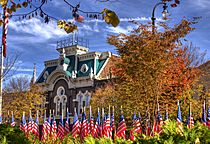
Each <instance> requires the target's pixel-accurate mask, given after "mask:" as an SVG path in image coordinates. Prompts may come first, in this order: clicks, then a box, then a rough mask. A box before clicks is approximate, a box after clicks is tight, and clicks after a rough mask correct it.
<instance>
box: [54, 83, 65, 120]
mask: <svg viewBox="0 0 210 144" xmlns="http://www.w3.org/2000/svg"><path fill="white" fill-rule="evenodd" d="M54 103H55V115H56V116H58V115H61V114H62V113H63V115H64V116H65V115H66V103H67V96H66V95H65V89H64V87H62V86H60V87H59V88H58V89H57V95H56V96H55V97H54Z"/></svg>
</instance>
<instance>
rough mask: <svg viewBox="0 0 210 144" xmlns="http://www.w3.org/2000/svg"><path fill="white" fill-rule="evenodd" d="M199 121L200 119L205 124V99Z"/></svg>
mask: <svg viewBox="0 0 210 144" xmlns="http://www.w3.org/2000/svg"><path fill="white" fill-rule="evenodd" d="M201 121H202V123H203V125H204V126H206V103H205V101H204V103H203V111H202V119H201Z"/></svg>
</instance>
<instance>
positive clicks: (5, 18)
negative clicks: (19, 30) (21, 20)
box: [2, 7, 9, 57]
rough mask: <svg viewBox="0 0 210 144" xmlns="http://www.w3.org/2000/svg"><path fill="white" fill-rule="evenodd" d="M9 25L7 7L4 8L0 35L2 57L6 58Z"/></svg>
mask: <svg viewBox="0 0 210 144" xmlns="http://www.w3.org/2000/svg"><path fill="white" fill-rule="evenodd" d="M8 23H9V13H8V11H7V7H5V8H4V21H3V33H2V46H3V56H4V57H6V49H7V31H8Z"/></svg>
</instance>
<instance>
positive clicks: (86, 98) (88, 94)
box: [84, 91, 91, 107]
mask: <svg viewBox="0 0 210 144" xmlns="http://www.w3.org/2000/svg"><path fill="white" fill-rule="evenodd" d="M84 95H85V106H86V107H89V106H90V99H91V93H90V92H88V91H86V92H85V94H84Z"/></svg>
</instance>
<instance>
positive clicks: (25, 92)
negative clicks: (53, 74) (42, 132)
mask: <svg viewBox="0 0 210 144" xmlns="http://www.w3.org/2000/svg"><path fill="white" fill-rule="evenodd" d="M5 88H6V89H5V90H4V94H3V98H4V99H3V112H4V113H5V114H7V112H8V111H10V112H11V111H13V112H14V115H15V117H16V118H20V117H21V115H22V113H23V111H25V112H26V115H29V110H31V111H32V113H33V114H35V113H36V110H39V111H40V114H41V113H42V112H43V110H44V104H45V94H44V93H43V89H42V88H41V87H40V86H38V85H30V79H29V78H27V77H16V78H13V79H11V80H10V82H9V83H8V85H7V86H6V87H5Z"/></svg>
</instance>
